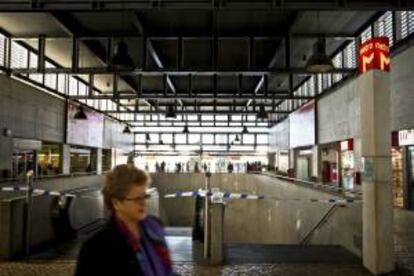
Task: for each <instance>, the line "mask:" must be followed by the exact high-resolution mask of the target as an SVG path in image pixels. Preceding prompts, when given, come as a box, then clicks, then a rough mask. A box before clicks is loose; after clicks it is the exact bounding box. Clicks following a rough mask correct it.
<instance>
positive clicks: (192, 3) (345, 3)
mask: <svg viewBox="0 0 414 276" xmlns="http://www.w3.org/2000/svg"><path fill="white" fill-rule="evenodd" d="M413 7H414V4H413V3H412V1H409V0H401V1H396V0H376V1H368V0H339V1H338V0H323V1H322V0H320V1H312V0H301V1H298V0H254V1H245V0H225V1H223V0H186V1H182V0H158V1H153V0H59V1H50V0H30V1H29V0H28V1H22V0H3V1H1V2H0V11H9V12H10V11H19V12H22V11H122V10H145V9H156V10H176V9H185V10H188V9H196V10H280V11H284V10H315V9H318V10H401V9H407V8H413Z"/></svg>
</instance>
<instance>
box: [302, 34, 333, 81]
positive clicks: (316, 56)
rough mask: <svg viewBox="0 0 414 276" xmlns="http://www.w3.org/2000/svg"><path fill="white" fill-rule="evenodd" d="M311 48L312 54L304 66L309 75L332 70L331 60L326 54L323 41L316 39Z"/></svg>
mask: <svg viewBox="0 0 414 276" xmlns="http://www.w3.org/2000/svg"><path fill="white" fill-rule="evenodd" d="M313 47H314V48H313V54H312V56H311V57H310V58H309V60H308V62H307V64H306V70H307V71H309V72H311V73H326V72H328V71H331V70H332V69H334V66H333V63H332V60H331V59H330V58H329V57H328V55H327V54H326V44H325V39H323V38H318V41H317V42H316V43H315V45H314V46H313Z"/></svg>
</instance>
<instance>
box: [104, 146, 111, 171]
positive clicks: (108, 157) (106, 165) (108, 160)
mask: <svg viewBox="0 0 414 276" xmlns="http://www.w3.org/2000/svg"><path fill="white" fill-rule="evenodd" d="M111 162H112V150H110V149H103V150H102V171H103V172H106V171H109V170H111Z"/></svg>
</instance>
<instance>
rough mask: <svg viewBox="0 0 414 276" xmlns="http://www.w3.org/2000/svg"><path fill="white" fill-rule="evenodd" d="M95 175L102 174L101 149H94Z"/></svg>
mask: <svg viewBox="0 0 414 276" xmlns="http://www.w3.org/2000/svg"><path fill="white" fill-rule="evenodd" d="M96 173H97V174H98V175H100V174H102V149H96Z"/></svg>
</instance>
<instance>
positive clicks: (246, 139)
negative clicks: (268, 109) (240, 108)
mask: <svg viewBox="0 0 414 276" xmlns="http://www.w3.org/2000/svg"><path fill="white" fill-rule="evenodd" d="M243 144H254V134H243Z"/></svg>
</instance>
